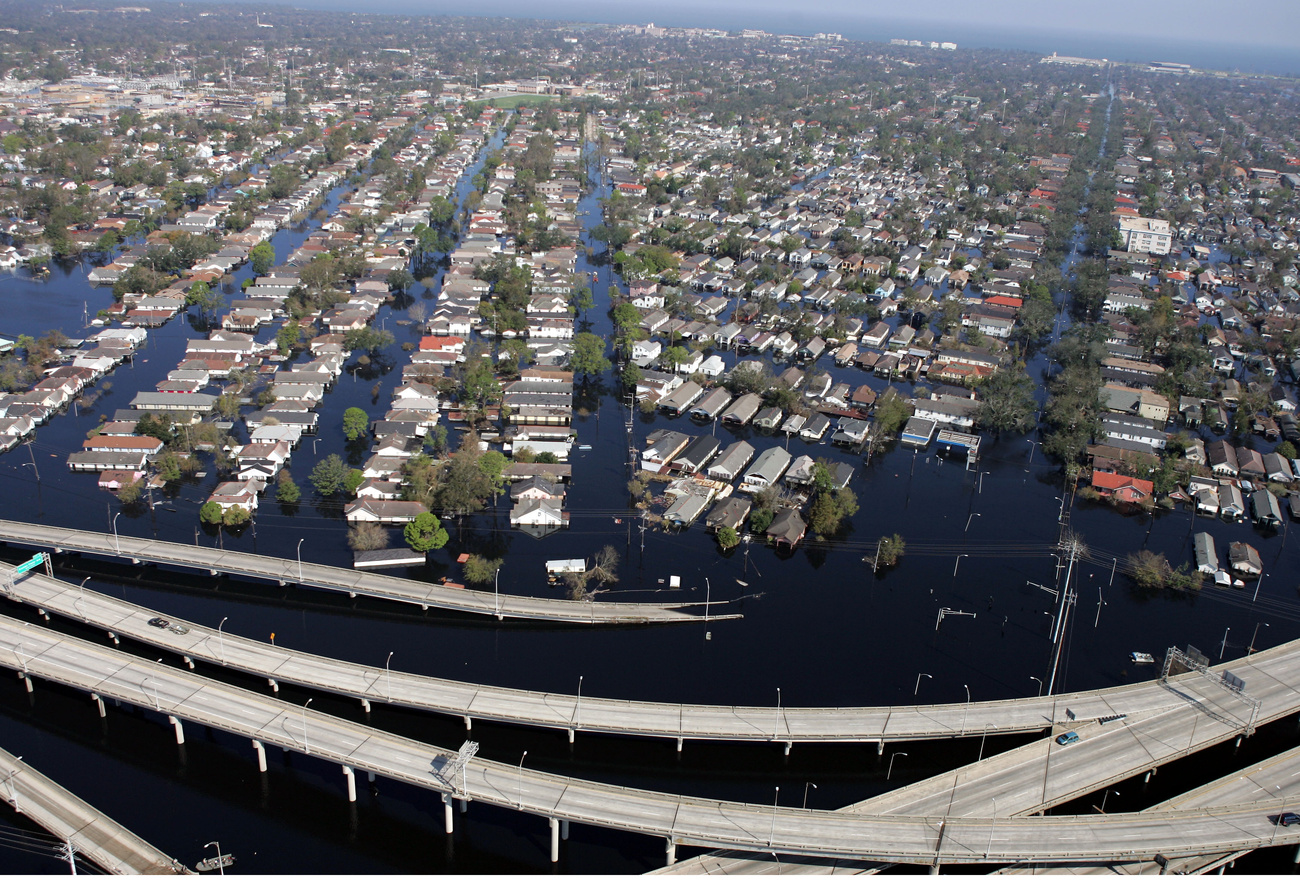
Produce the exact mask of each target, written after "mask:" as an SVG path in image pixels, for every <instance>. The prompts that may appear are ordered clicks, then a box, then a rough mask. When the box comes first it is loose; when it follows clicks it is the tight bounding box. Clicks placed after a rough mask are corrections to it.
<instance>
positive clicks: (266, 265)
mask: <svg viewBox="0 0 1300 890" xmlns="http://www.w3.org/2000/svg"><path fill="white" fill-rule="evenodd" d="M248 258H249V260H251V261H252V263H253V274H254V275H265V274H266V273H267V272H270V271H271V267H272V266H274V265H275V248H274V247H272V246H271V244H270V242H269V241H259V242H257V243H256V244H254V245H253V249H252V250H250V251H249V252H248Z"/></svg>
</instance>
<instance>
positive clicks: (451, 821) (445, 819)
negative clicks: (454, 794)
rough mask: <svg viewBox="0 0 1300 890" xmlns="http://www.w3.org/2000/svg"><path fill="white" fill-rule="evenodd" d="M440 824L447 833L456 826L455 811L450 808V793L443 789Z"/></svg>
mask: <svg viewBox="0 0 1300 890" xmlns="http://www.w3.org/2000/svg"><path fill="white" fill-rule="evenodd" d="M442 826H443V830H444V831H446V832H447V834H451V833H452V831H453V830H454V829H455V827H456V823H455V813H454V812H453V811H452V808H451V795H450V794H448V793H447V792H445V791H444V792H443V793H442Z"/></svg>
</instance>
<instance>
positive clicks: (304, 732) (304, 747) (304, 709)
mask: <svg viewBox="0 0 1300 890" xmlns="http://www.w3.org/2000/svg"><path fill="white" fill-rule="evenodd" d="M313 701H314V699H310V698H309V699H307V701H305V702H303V705H302V750H303V753H304V754H310V753H311V748H310V747H309V746H308V744H307V705H309V704H311V703H312V702H313Z"/></svg>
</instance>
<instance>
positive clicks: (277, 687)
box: [266, 677, 280, 693]
mask: <svg viewBox="0 0 1300 890" xmlns="http://www.w3.org/2000/svg"><path fill="white" fill-rule="evenodd" d="M266 682H267V683H268V684H270V686H271V691H272V692H275V693H279V691H280V684H279V683H277V682H275V678H274V677H267V678H266Z"/></svg>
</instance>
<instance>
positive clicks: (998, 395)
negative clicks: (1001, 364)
mask: <svg viewBox="0 0 1300 890" xmlns="http://www.w3.org/2000/svg"><path fill="white" fill-rule="evenodd" d="M976 391H977V392H978V393H979V396H980V399H981V402H980V413H979V422H980V426H982V427H986V428H988V429H991V430H995V431H997V432H1003V431H1015V432H1018V433H1023V432H1027V431H1028V430H1030V429H1032V428H1033V426H1034V420H1035V416H1036V414H1037V411H1038V402H1037V401H1036V400H1035V399H1034V381H1033V380H1031V379H1030V378H1029V375H1028V374H1026V373H1025V372H1024V370H1023V369H1015V368H1003V369H1002V370H999V371H996V372H995V373H993V374H990V375H989V376H988V377H986V378H984V379H983V380H981V381H980V382H979V384H978V385H977V386H976Z"/></svg>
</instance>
